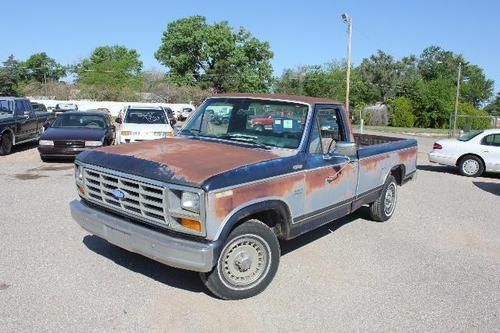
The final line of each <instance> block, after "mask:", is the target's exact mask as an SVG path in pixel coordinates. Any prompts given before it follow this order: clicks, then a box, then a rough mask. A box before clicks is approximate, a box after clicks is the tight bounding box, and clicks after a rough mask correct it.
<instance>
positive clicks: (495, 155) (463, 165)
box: [429, 129, 500, 177]
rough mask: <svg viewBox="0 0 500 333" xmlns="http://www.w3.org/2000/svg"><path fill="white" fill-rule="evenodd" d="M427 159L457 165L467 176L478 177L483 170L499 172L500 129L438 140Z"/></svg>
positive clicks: (462, 173) (461, 172)
mask: <svg viewBox="0 0 500 333" xmlns="http://www.w3.org/2000/svg"><path fill="white" fill-rule="evenodd" d="M429 161H430V162H433V163H439V164H442V165H450V166H454V167H457V168H458V171H459V172H460V174H461V175H463V176H467V177H479V176H481V175H482V174H483V172H485V171H486V172H500V129H490V130H485V131H475V132H471V133H468V134H466V135H463V136H461V137H459V138H458V139H445V140H439V141H437V142H436V143H434V146H433V148H432V151H431V152H430V153H429Z"/></svg>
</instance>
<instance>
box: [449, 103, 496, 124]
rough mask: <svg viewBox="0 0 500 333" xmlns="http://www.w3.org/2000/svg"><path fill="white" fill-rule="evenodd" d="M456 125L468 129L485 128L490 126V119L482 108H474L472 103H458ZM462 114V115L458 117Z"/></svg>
mask: <svg viewBox="0 0 500 333" xmlns="http://www.w3.org/2000/svg"><path fill="white" fill-rule="evenodd" d="M458 115H459V117H457V127H458V128H462V129H463V128H467V127H468V128H470V129H486V128H490V127H491V122H492V120H491V119H490V117H488V116H489V114H488V113H487V112H486V111H484V110H478V109H476V108H475V107H474V106H473V105H472V104H469V103H459V104H458ZM460 116H462V117H460Z"/></svg>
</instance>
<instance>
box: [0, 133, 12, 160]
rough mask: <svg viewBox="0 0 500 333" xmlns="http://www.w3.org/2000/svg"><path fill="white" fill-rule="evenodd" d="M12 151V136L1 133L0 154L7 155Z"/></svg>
mask: <svg viewBox="0 0 500 333" xmlns="http://www.w3.org/2000/svg"><path fill="white" fill-rule="evenodd" d="M11 151H12V137H11V135H10V133H8V132H5V133H4V134H2V139H1V140H0V155H8V154H10V152H11Z"/></svg>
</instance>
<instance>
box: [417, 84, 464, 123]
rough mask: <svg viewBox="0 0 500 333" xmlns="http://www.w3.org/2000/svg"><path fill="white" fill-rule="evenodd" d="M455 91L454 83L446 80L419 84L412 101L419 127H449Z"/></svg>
mask: <svg viewBox="0 0 500 333" xmlns="http://www.w3.org/2000/svg"><path fill="white" fill-rule="evenodd" d="M454 91H455V86H454V85H453V83H452V82H450V81H449V80H447V79H445V78H438V79H435V80H432V81H428V82H424V81H420V82H418V84H417V85H416V93H415V97H414V100H413V101H412V102H413V105H414V108H415V117H416V119H415V124H416V125H417V126H418V127H430V128H445V127H448V124H449V117H450V114H451V113H452V112H453V103H454V96H455V92H454Z"/></svg>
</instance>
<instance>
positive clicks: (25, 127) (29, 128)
mask: <svg viewBox="0 0 500 333" xmlns="http://www.w3.org/2000/svg"><path fill="white" fill-rule="evenodd" d="M14 112H15V117H16V142H23V141H28V140H32V139H34V138H36V137H37V135H38V119H37V117H36V115H35V113H34V112H33V111H32V110H31V104H30V102H29V100H27V99H26V100H24V99H16V100H15V102H14Z"/></svg>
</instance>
